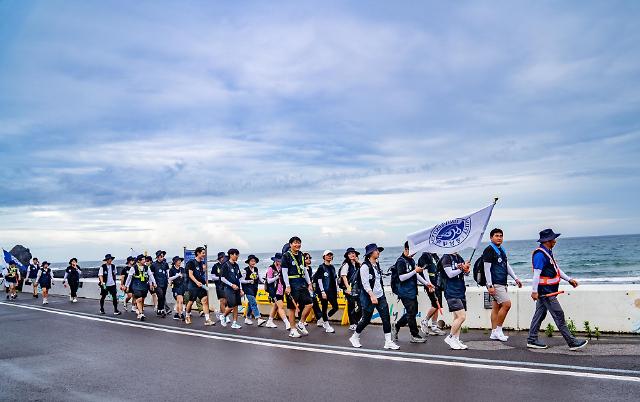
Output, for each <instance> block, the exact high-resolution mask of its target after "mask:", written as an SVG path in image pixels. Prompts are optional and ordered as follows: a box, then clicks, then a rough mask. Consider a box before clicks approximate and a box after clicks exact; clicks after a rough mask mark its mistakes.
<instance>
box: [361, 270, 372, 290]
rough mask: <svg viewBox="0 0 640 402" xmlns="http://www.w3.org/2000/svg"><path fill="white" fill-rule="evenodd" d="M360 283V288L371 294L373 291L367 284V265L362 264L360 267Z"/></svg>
mask: <svg viewBox="0 0 640 402" xmlns="http://www.w3.org/2000/svg"><path fill="white" fill-rule="evenodd" d="M360 282H361V283H362V287H363V288H364V291H365V292H367V293H370V292H373V289H371V285H370V284H369V267H368V266H367V264H362V266H361V267H360Z"/></svg>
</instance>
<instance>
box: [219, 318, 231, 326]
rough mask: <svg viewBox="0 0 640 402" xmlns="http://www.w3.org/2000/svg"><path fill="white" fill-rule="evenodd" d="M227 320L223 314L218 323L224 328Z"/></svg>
mask: <svg viewBox="0 0 640 402" xmlns="http://www.w3.org/2000/svg"><path fill="white" fill-rule="evenodd" d="M228 322H229V321H227V319H226V318H225V317H224V316H222V319H221V320H220V325H222V326H223V327H225V328H226V327H227V323H228Z"/></svg>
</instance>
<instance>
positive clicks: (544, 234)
mask: <svg viewBox="0 0 640 402" xmlns="http://www.w3.org/2000/svg"><path fill="white" fill-rule="evenodd" d="M559 236H560V233H554V232H553V229H545V230H543V231H541V232H540V238H539V239H538V243H544V242H547V241H551V240H555V239H557V238H558V237H559Z"/></svg>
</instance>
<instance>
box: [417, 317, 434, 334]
mask: <svg viewBox="0 0 640 402" xmlns="http://www.w3.org/2000/svg"><path fill="white" fill-rule="evenodd" d="M429 328H430V326H429V321H427V320H422V321H420V329H421V330H422V332H424V333H425V334H427V335H431V334H430V333H429V332H430V331H429Z"/></svg>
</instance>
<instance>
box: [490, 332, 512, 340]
mask: <svg viewBox="0 0 640 402" xmlns="http://www.w3.org/2000/svg"><path fill="white" fill-rule="evenodd" d="M489 339H491V340H492V341H502V342H506V341H508V340H509V337H508V336H506V335H504V334H501V333H499V332H496V331H493V332H491V335H490V336H489Z"/></svg>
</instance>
